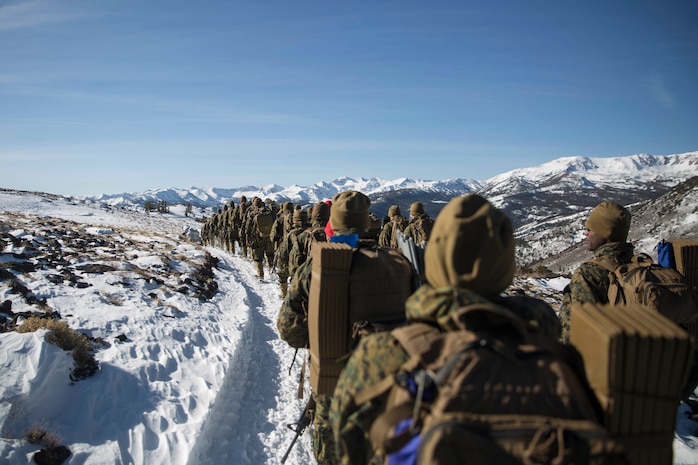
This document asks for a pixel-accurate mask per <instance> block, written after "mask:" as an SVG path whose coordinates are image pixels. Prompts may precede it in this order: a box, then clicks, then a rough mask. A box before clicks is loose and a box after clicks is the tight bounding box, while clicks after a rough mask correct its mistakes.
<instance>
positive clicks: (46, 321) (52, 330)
mask: <svg viewBox="0 0 698 465" xmlns="http://www.w3.org/2000/svg"><path fill="white" fill-rule="evenodd" d="M38 329H47V330H48V331H49V332H48V333H47V334H46V342H49V343H51V344H55V345H57V346H58V347H60V348H61V349H63V350H71V351H72V352H73V361H74V362H75V368H74V369H73V371H72V373H71V376H70V377H71V379H72V380H74V381H77V380H78V379H84V378H87V377H89V376H92V375H93V374H95V373H96V372H97V369H98V364H97V361H96V360H95V358H94V347H93V346H92V342H90V340H89V339H88V337H87V336H85V335H84V334H81V333H78V332H77V331H75V330H73V329H71V328H70V327H69V326H68V323H66V322H65V321H62V320H54V319H50V318H37V317H30V318H27V319H26V320H25V321H24V323H22V325H21V326H19V327H18V328H17V332H18V333H30V332H34V331H36V330H38Z"/></svg>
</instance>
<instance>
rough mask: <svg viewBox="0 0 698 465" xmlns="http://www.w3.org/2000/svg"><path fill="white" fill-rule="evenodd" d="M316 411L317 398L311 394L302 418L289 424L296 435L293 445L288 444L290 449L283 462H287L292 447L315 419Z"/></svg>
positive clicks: (287, 450)
mask: <svg viewBox="0 0 698 465" xmlns="http://www.w3.org/2000/svg"><path fill="white" fill-rule="evenodd" d="M314 413H315V398H314V397H313V396H312V395H311V396H310V399H308V403H307V404H305V409H303V413H301V416H300V418H299V419H298V421H297V422H295V423H291V424H290V425H287V426H288V428H289V429H290V430H291V431H293V432H295V433H296V435H295V436H293V441H291V445H290V446H288V449H286V453H285V454H284V456H283V458H282V459H281V463H284V462H286V459H287V458H288V454H290V453H291V449H293V446H294V445H295V444H296V441H297V440H298V438H299V437H300V435H301V434H303V431H305V429H306V428H307V427H308V426H309V425H310V422H311V421H312V419H313V415H314Z"/></svg>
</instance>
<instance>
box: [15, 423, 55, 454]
mask: <svg viewBox="0 0 698 465" xmlns="http://www.w3.org/2000/svg"><path fill="white" fill-rule="evenodd" d="M24 437H25V438H26V439H27V441H29V443H31V444H38V445H40V446H41V447H45V448H47V449H50V448H54V447H58V446H60V445H61V441H62V440H63V438H61V437H60V436H59V435H58V434H56V433H52V432H50V431H46V429H45V428H42V427H41V426H38V425H34V426H32V427H31V428H29V430H27V432H26V433H25V435H24Z"/></svg>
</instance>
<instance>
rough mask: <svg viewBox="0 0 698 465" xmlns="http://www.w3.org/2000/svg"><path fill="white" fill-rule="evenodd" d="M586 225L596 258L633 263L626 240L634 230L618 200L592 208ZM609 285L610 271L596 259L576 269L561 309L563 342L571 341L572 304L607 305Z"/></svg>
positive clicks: (589, 241)
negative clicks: (631, 230) (631, 228)
mask: <svg viewBox="0 0 698 465" xmlns="http://www.w3.org/2000/svg"><path fill="white" fill-rule="evenodd" d="M584 225H585V226H586V228H587V230H586V243H587V250H589V251H592V252H594V258H601V257H603V258H607V259H610V260H611V261H613V262H614V263H615V264H616V265H617V266H620V265H622V264H624V263H630V261H631V259H632V257H633V245H632V244H631V243H629V242H626V239H627V237H628V231H629V229H630V212H628V210H626V209H625V208H624V207H623V206H621V205H618V204H617V203H613V202H602V203H601V204H599V205H598V206H596V207H595V208H594V210H592V212H591V214H590V215H589V218H588V219H587V220H586V221H585V223H584ZM609 285H610V280H609V277H608V270H607V269H605V268H604V267H602V266H601V265H599V264H598V263H594V261H593V260H592V261H587V262H584V263H582V264H581V265H580V266H579V267H578V268H577V269H576V270H575V272H574V273H573V274H572V278H571V279H570V283H569V284H568V285H567V286H565V289H564V290H563V291H562V303H561V305H560V312H559V317H560V322H561V323H562V338H561V341H562V342H564V343H569V338H570V334H569V333H570V312H571V310H572V306H573V305H574V304H581V303H592V304H593V303H597V304H607V303H608V287H609Z"/></svg>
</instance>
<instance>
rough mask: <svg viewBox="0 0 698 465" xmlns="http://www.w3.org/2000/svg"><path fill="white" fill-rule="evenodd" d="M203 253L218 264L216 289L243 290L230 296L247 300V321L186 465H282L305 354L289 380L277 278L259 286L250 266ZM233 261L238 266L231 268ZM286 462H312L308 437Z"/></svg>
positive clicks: (216, 253)
mask: <svg viewBox="0 0 698 465" xmlns="http://www.w3.org/2000/svg"><path fill="white" fill-rule="evenodd" d="M207 250H208V251H209V252H210V253H211V254H212V255H213V256H215V257H217V258H218V259H219V260H220V262H219V265H218V268H219V273H221V277H222V279H219V280H218V281H219V283H221V284H222V283H223V282H224V281H227V282H226V283H225V287H227V288H230V287H236V288H238V289H239V288H242V290H243V292H242V293H241V292H233V293H232V294H233V295H235V294H243V295H245V297H244V301H243V302H238V303H239V304H240V305H241V306H242V308H248V309H249V315H248V319H247V322H246V325H245V327H244V328H243V329H242V333H241V337H240V341H239V346H238V347H237V350H236V351H235V354H234V355H233V357H232V360H231V361H230V364H229V367H228V369H227V374H226V378H225V380H224V382H223V385H222V386H221V390H220V392H219V394H218V396H217V398H216V400H215V402H214V405H213V408H212V410H211V413H210V415H209V417H208V418H207V419H206V422H205V424H204V426H203V430H202V431H201V434H200V435H199V438H198V440H197V442H196V443H195V445H194V447H193V449H192V452H191V454H190V456H189V462H188V463H189V464H190V465H195V464H200V463H235V464H249V465H255V464H272V463H280V462H281V458H282V457H283V454H284V452H285V451H286V449H287V448H288V446H289V445H290V443H291V440H292V439H293V435H294V433H293V432H292V431H291V430H290V429H288V428H287V426H286V425H287V424H290V423H293V422H294V421H295V420H296V419H297V417H298V416H299V415H300V412H301V411H302V409H303V406H304V404H303V401H300V400H298V399H296V392H297V387H298V380H299V376H300V365H301V364H302V357H303V356H304V355H305V354H303V353H302V352H304V351H299V353H298V356H297V359H296V363H294V364H293V367H292V369H291V373H290V374H289V367H291V363H292V360H293V353H294V350H293V349H292V348H290V347H289V346H288V345H287V344H286V343H285V342H283V341H282V340H280V339H279V336H278V332H277V330H276V314H277V312H278V309H279V308H280V306H281V298H280V291H279V286H278V281H277V277H276V274H273V275H271V276H270V275H269V273H268V270H266V272H267V276H266V277H265V282H264V284H263V285H262V286H260V284H259V280H258V278H257V274H256V266H255V264H254V263H251V262H246V261H245V260H244V259H242V258H241V257H238V256H234V255H231V254H229V253H226V252H223V251H221V250H220V249H216V248H212V247H209V248H207ZM232 260H235V261H236V263H235V264H234V266H233V265H231V263H232ZM260 290H261V291H263V292H258V291H260ZM228 304H232V305H235V304H236V302H229V301H225V300H224V301H223V302H222V303H221V304H219V305H228ZM221 310H222V311H225V309H221ZM284 374H289V375H288V376H284ZM306 395H307V394H306ZM305 399H307V397H305ZM306 433H307V431H306ZM290 457H293V459H294V460H293V462H294V463H296V461H298V463H312V462H313V461H314V459H313V455H312V448H311V445H310V440H309V437H308V434H304V435H303V437H302V438H299V441H297V443H296V444H295V446H294V450H293V451H292V453H291V455H290ZM289 463H290V462H289Z"/></svg>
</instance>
